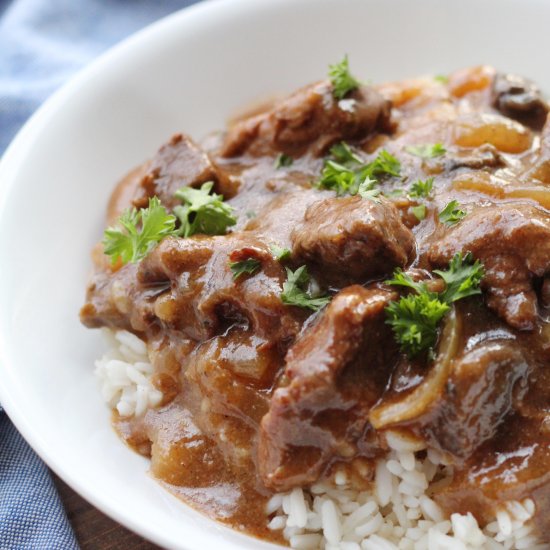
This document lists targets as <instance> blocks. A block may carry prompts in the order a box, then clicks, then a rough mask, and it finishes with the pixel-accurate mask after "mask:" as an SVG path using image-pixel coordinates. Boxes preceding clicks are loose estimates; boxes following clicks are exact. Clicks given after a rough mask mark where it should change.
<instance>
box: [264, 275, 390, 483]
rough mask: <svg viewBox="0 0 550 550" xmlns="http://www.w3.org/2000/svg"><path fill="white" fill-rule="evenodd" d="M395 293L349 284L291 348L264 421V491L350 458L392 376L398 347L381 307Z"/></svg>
mask: <svg viewBox="0 0 550 550" xmlns="http://www.w3.org/2000/svg"><path fill="white" fill-rule="evenodd" d="M395 298H396V294H395V293H393V292H388V291H384V290H379V289H371V290H366V289H365V288H363V287H360V286H357V285H354V286H350V287H348V288H346V289H344V290H342V291H341V292H340V293H339V294H337V295H336V296H335V298H334V299H333V300H332V302H331V303H330V305H329V306H328V307H327V309H326V310H325V311H324V312H323V313H322V314H321V318H320V319H319V321H318V322H317V323H316V324H315V325H314V326H311V327H309V328H308V329H307V330H305V332H304V334H303V335H302V337H301V338H300V339H299V340H298V341H297V343H296V344H294V346H293V347H292V348H291V349H290V350H289V352H288V354H287V358H286V360H287V363H286V368H285V376H284V380H285V383H286V385H283V386H282V387H279V388H278V389H277V390H276V391H275V392H274V394H273V397H272V399H271V403H270V407H269V412H268V413H267V414H266V415H265V416H264V418H263V419H262V423H261V430H260V439H259V451H258V453H259V455H258V468H259V471H260V475H261V477H262V480H263V482H264V483H265V485H266V486H267V487H270V488H272V489H276V490H286V489H288V488H290V487H293V486H303V485H305V484H308V483H311V482H313V481H315V480H316V479H317V478H318V477H319V475H320V474H321V473H322V472H323V469H324V468H325V467H326V466H327V464H328V463H329V461H330V460H334V459H338V458H340V459H349V458H351V457H353V456H354V455H355V454H356V452H357V442H358V440H359V438H360V437H361V436H362V434H363V433H364V432H365V430H366V429H367V427H368V412H369V408H370V406H371V405H372V404H373V403H375V401H376V400H377V399H378V397H379V396H380V394H381V392H382V390H383V388H384V387H385V385H386V383H387V379H388V375H389V369H390V367H389V365H391V361H392V354H393V353H394V351H393V350H395V346H393V345H391V344H390V345H384V342H386V341H389V340H391V338H392V337H391V331H390V330H389V328H388V327H387V326H386V325H385V324H384V308H385V307H386V306H387V305H388V304H389V302H390V301H391V300H393V299H395Z"/></svg>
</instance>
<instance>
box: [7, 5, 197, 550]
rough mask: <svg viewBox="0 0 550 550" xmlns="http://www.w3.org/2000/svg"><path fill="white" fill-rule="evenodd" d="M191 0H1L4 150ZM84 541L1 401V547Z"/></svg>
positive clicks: (50, 548)
mask: <svg viewBox="0 0 550 550" xmlns="http://www.w3.org/2000/svg"><path fill="white" fill-rule="evenodd" d="M192 3H194V2H193V1H192V0H0V155H1V154H2V153H3V151H4V150H5V148H6V147H7V145H8V144H9V142H10V141H11V139H12V138H13V137H14V135H15V133H16V132H17V131H18V130H19V128H20V127H21V126H22V125H23V123H24V122H25V121H26V120H27V118H28V117H29V115H31V114H32V112H33V111H34V110H35V109H36V108H37V107H38V106H39V105H40V104H41V103H42V101H44V99H46V97H48V96H49V95H50V94H51V93H52V92H53V91H54V90H56V89H57V88H58V87H59V86H60V85H61V84H63V83H64V82H65V81H66V80H67V79H68V78H69V77H70V76H71V75H72V74H74V72H75V71H77V70H78V69H79V68H81V67H82V66H83V65H85V64H86V63H88V62H89V61H90V60H91V59H93V58H94V57H96V56H97V55H98V54H99V53H101V52H102V51H104V50H105V49H106V48H107V47H109V46H111V45H112V44H114V43H115V42H118V41H119V40H121V39H122V38H124V37H125V36H127V35H129V34H131V33H133V32H135V31H136V30H138V29H140V28H142V27H144V26H145V25H147V24H148V23H151V22H152V21H154V20H156V19H159V18H160V17H163V16H165V15H167V14H169V13H171V12H173V11H175V10H177V9H180V8H182V7H185V6H187V5H190V4H192ZM76 548H78V544H77V542H76V539H75V537H74V534H73V532H72V529H71V527H70V525H69V522H68V520H67V516H66V514H65V511H64V510H63V507H62V505H61V502H60V500H59V496H58V494H57V492H56V489H55V487H54V485H53V482H52V479H51V477H50V475H49V472H48V469H47V467H46V466H45V465H44V464H43V463H42V461H41V460H40V459H39V458H38V457H37V456H36V455H35V454H34V452H33V451H32V450H31V448H30V447H29V446H28V445H27V444H26V443H25V441H24V440H23V439H22V438H21V436H20V435H19V434H18V433H17V431H16V430H15V428H14V427H13V425H12V424H11V422H10V421H9V419H8V417H7V416H6V414H5V412H4V411H3V410H2V408H1V407H0V550H12V549H14V550H15V549H17V550H23V549H29V550H42V549H44V550H56V549H59V550H72V549H76Z"/></svg>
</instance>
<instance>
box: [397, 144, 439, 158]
mask: <svg viewBox="0 0 550 550" xmlns="http://www.w3.org/2000/svg"><path fill="white" fill-rule="evenodd" d="M405 151H407V153H410V154H411V155H414V156H415V157H420V158H422V159H433V158H436V157H440V156H442V155H444V154H445V153H446V152H447V149H445V147H443V145H442V144H441V143H432V144H426V145H410V146H409V147H405Z"/></svg>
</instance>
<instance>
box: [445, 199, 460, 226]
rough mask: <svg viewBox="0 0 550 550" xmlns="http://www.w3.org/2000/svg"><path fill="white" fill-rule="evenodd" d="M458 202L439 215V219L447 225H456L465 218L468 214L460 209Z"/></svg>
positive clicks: (454, 202)
mask: <svg viewBox="0 0 550 550" xmlns="http://www.w3.org/2000/svg"><path fill="white" fill-rule="evenodd" d="M459 206H460V205H459V204H458V201H456V200H453V201H451V202H450V203H449V204H447V206H445V208H444V209H443V210H442V211H441V212H440V213H439V219H440V221H442V222H443V223H444V224H446V225H454V224H455V223H458V222H459V221H460V220H461V219H462V218H464V216H466V212H464V210H461V209H460V208H459Z"/></svg>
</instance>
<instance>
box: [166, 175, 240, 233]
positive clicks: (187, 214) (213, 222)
mask: <svg viewBox="0 0 550 550" xmlns="http://www.w3.org/2000/svg"><path fill="white" fill-rule="evenodd" d="M213 186H214V182H212V181H207V182H206V183H203V184H202V186H201V188H200V189H194V188H193V187H182V188H181V189H179V190H178V191H176V194H175V196H176V198H178V199H180V200H181V201H182V202H183V203H184V204H183V206H176V207H175V208H174V214H175V215H176V216H177V217H178V218H179V220H180V221H181V227H180V229H179V234H180V235H181V236H183V237H190V236H191V235H195V234H197V233H204V234H205V235H223V234H225V232H226V231H227V228H228V227H230V226H232V225H235V224H236V223H237V219H236V218H235V216H233V208H232V207H231V206H230V205H229V204H226V203H224V202H223V196H222V195H217V194H216V193H212V194H210V191H212V187H213Z"/></svg>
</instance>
